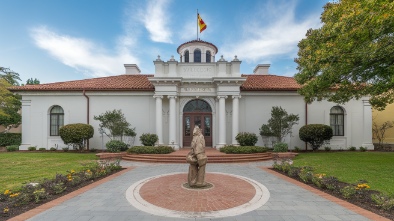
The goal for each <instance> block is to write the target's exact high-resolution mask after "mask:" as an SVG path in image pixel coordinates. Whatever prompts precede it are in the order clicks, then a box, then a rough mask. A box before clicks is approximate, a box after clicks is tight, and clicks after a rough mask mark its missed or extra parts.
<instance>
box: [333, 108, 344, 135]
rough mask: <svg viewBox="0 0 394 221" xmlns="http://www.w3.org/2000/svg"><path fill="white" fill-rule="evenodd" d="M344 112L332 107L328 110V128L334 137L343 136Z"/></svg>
mask: <svg viewBox="0 0 394 221" xmlns="http://www.w3.org/2000/svg"><path fill="white" fill-rule="evenodd" d="M344 122H345V112H344V111H343V109H342V107H340V106H334V107H332V108H331V110H330V126H331V128H332V132H333V135H334V136H344V128H345V123H344Z"/></svg>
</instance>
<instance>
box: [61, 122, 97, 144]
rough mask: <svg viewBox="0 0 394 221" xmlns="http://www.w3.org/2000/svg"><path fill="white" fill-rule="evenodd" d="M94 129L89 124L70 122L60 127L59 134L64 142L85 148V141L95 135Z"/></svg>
mask: <svg viewBox="0 0 394 221" xmlns="http://www.w3.org/2000/svg"><path fill="white" fill-rule="evenodd" d="M93 134H94V129H93V127H92V126H91V125H89V124H68V125H65V126H63V127H61V128H60V129H59V135H60V137H61V138H62V140H63V142H64V144H67V145H69V144H71V145H73V147H74V148H78V149H79V150H82V149H83V143H84V141H85V140H88V139H90V138H92V137H93Z"/></svg>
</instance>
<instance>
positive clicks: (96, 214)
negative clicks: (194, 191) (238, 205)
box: [15, 162, 387, 221]
mask: <svg viewBox="0 0 394 221" xmlns="http://www.w3.org/2000/svg"><path fill="white" fill-rule="evenodd" d="M122 164H123V165H124V166H127V167H128V166H135V167H136V168H134V169H132V170H129V171H126V172H124V173H123V174H121V175H119V176H117V177H115V178H113V179H111V180H109V179H108V180H107V181H106V182H104V183H102V184H99V185H96V187H93V188H91V189H90V190H87V191H86V192H83V193H80V194H79V195H76V196H75V197H69V198H70V199H67V200H65V201H64V202H62V203H60V204H58V205H56V206H54V207H52V208H49V209H47V210H41V211H42V212H41V213H39V214H37V215H35V216H33V217H32V218H31V219H29V220H33V221H38V220H39V221H41V220H56V221H61V220H67V221H69V220H89V221H97V220H99V221H104V220H111V221H115V220H116V221H118V220H157V221H159V220H211V218H208V217H198V216H196V217H195V218H193V219H186V218H182V219H181V218H173V217H166V216H156V215H152V214H150V213H147V212H143V211H141V210H139V209H137V208H136V207H134V206H132V205H131V204H130V203H129V201H128V200H127V199H126V192H127V190H128V188H129V187H131V186H132V185H133V184H134V183H137V182H139V181H141V180H144V179H148V178H149V177H155V176H159V175H162V174H171V173H186V172H187V170H188V165H186V164H184V165H183V164H144V163H132V162H123V163H122ZM271 164H272V162H260V163H247V164H208V165H207V172H208V173H222V174H233V175H236V176H242V177H246V178H248V179H251V180H254V181H256V182H259V183H261V184H263V185H264V186H265V187H266V188H267V189H268V190H269V193H270V196H269V199H268V201H266V203H265V204H264V205H261V206H259V207H258V208H256V209H254V210H253V211H250V212H246V213H243V214H240V215H234V216H228V217H223V218H219V219H214V220H242V221H243V220H268V221H269V220H280V221H287V220H302V221H308V220H315V221H319V220H349V221H350V220H357V221H362V220H385V219H383V218H381V217H379V216H377V215H375V214H372V213H369V212H367V213H363V212H362V211H361V212H360V211H357V210H355V211H356V212H355V211H353V210H354V206H353V208H352V207H348V206H346V205H344V204H341V205H339V204H338V203H337V202H333V200H332V199H326V198H325V197H324V196H322V195H321V194H320V193H319V191H318V192H316V191H315V192H311V191H310V190H308V189H305V188H304V187H302V185H299V184H297V183H294V182H290V181H287V180H286V179H284V178H282V177H280V176H277V175H276V174H272V173H270V172H267V171H265V170H263V169H261V168H259V167H261V166H263V167H266V166H270V165H271ZM174 180H175V179H174ZM244 194H245V195H247V194H248V193H247V192H245V193H244V192H242V191H240V190H238V192H237V193H234V196H233V198H237V195H238V196H242V195H244ZM179 208H180V207H179ZM172 209H176V207H175V208H172ZM364 212H365V211H364ZM359 213H361V214H363V215H360V214H359ZM26 217H28V216H25V218H26ZM15 220H17V219H15ZM386 220H387V219H386Z"/></svg>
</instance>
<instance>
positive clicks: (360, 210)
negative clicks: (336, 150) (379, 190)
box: [260, 167, 390, 221]
mask: <svg viewBox="0 0 394 221" xmlns="http://www.w3.org/2000/svg"><path fill="white" fill-rule="evenodd" d="M260 168H261V169H262V170H264V171H266V172H268V173H270V174H273V175H275V176H277V177H280V178H281V179H283V180H286V181H287V182H289V183H292V184H295V185H297V186H299V187H302V188H304V189H306V190H308V191H310V192H312V193H314V194H316V195H319V196H321V197H323V198H325V199H328V200H330V201H332V202H334V203H336V204H338V205H341V206H343V207H345V208H346V209H349V210H351V211H353V212H355V213H358V214H360V215H362V216H365V217H367V218H368V219H371V220H375V221H390V220H389V219H387V218H385V217H383V216H380V215H378V214H375V213H373V212H371V211H368V210H366V209H363V208H361V207H358V206H356V205H354V204H351V203H349V202H347V201H344V200H341V199H339V198H336V197H334V196H331V195H330V194H327V193H325V192H323V191H320V190H318V189H315V188H313V187H311V186H309V185H306V184H305V183H302V182H300V181H298V180H294V179H292V178H290V177H287V176H285V175H283V174H280V173H278V172H275V171H273V170H271V169H270V168H268V167H260Z"/></svg>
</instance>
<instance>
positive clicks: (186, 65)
mask: <svg viewBox="0 0 394 221" xmlns="http://www.w3.org/2000/svg"><path fill="white" fill-rule="evenodd" d="M177 51H178V54H179V56H180V61H181V62H178V61H176V60H175V59H174V58H173V57H172V58H171V59H170V60H169V61H167V62H165V61H162V60H161V59H160V56H158V58H157V59H156V60H155V61H154V64H155V74H154V77H150V78H149V81H150V82H151V83H152V84H153V85H154V86H155V94H154V96H153V97H154V98H155V99H156V133H157V134H158V137H159V144H168V145H171V146H173V147H174V148H175V149H178V148H180V147H185V146H189V145H190V144H188V143H190V141H189V138H188V136H190V134H189V133H190V130H192V129H193V128H190V127H194V125H199V126H200V127H202V128H203V131H204V133H205V134H204V136H206V137H208V144H207V146H211V147H216V148H220V147H222V146H224V145H226V144H236V140H235V139H233V138H231V139H230V140H229V142H227V140H228V137H227V136H226V135H227V131H226V128H227V125H226V120H227V116H228V115H231V116H232V118H231V119H232V120H231V121H232V127H231V128H229V129H230V130H231V134H232V137H235V136H234V134H235V135H236V134H238V132H239V131H238V129H239V127H238V125H239V122H238V120H239V116H238V114H239V111H238V110H239V101H238V100H239V99H240V98H241V95H240V86H241V85H242V83H243V82H244V81H245V80H246V79H245V78H243V77H241V74H240V64H241V61H239V60H238V59H237V57H236V56H235V58H234V59H233V60H232V61H230V62H228V61H226V60H225V59H224V58H223V57H221V59H219V61H217V62H215V55H216V53H217V48H216V46H215V45H213V44H211V43H209V42H204V41H200V40H195V41H190V42H187V43H184V44H182V45H181V46H179V47H178V50H177ZM199 53H200V54H199ZM196 57H199V58H200V59H195V58H196ZM163 99H164V100H166V101H165V102H164V103H165V106H167V108H168V110H167V108H165V107H163ZM192 101H195V102H194V103H190V102H192ZM188 104H189V105H191V106H192V105H197V106H195V107H194V109H193V110H188V109H185V107H186V106H187V105H188ZM199 104H201V105H205V107H207V108H205V109H203V108H202V107H199V106H198V105H199ZM227 104H230V105H227ZM208 106H209V108H208ZM163 108H164V109H166V110H167V111H164V109H163ZM186 108H187V107H186ZM189 109H190V107H189ZM167 112H168V125H167V124H166V123H163V114H167ZM176 115H177V116H179V117H176ZM164 125H166V126H168V128H165V127H166V126H164ZM167 130H168V133H166V136H167V137H164V136H163V131H167ZM167 142H168V143H167Z"/></svg>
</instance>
